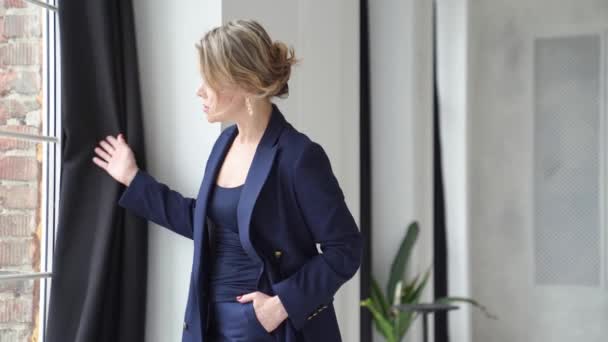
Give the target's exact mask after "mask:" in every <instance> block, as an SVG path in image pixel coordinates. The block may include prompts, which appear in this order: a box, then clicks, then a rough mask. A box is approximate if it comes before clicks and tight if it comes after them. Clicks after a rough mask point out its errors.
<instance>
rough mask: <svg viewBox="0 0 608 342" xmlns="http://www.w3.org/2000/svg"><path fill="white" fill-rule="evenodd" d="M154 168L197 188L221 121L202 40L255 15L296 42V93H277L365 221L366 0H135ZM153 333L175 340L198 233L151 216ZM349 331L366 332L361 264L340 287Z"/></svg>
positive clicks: (191, 191) (276, 35)
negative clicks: (199, 91) (181, 231)
mask: <svg viewBox="0 0 608 342" xmlns="http://www.w3.org/2000/svg"><path fill="white" fill-rule="evenodd" d="M135 16H136V26H137V27H136V29H137V39H138V49H139V51H138V53H139V59H140V72H141V84H142V96H143V105H144V114H145V118H144V123H145V133H146V144H147V153H148V155H147V160H148V162H149V165H148V169H149V170H150V172H151V173H152V174H153V175H154V176H155V177H157V179H159V180H161V181H164V182H166V183H167V184H168V185H170V186H171V187H173V188H175V189H176V190H178V191H180V192H182V193H183V194H184V195H188V196H191V197H194V196H196V191H198V186H199V185H200V181H201V178H202V169H203V167H204V165H205V163H206V159H207V156H208V154H209V151H210V148H211V146H212V144H213V142H214V141H215V139H216V137H217V135H218V134H219V132H220V130H221V128H220V126H219V125H210V124H208V123H207V122H206V120H205V119H204V117H203V112H202V111H201V108H200V101H198V100H197V98H196V97H195V90H196V86H197V85H198V82H199V78H198V77H199V76H198V69H197V64H196V63H197V61H196V57H197V53H196V49H195V48H194V45H193V44H194V43H195V42H196V41H197V40H198V39H199V38H200V36H201V35H202V34H203V33H204V32H205V31H206V30H208V29H210V28H212V27H213V26H217V25H220V24H221V23H224V22H226V21H228V20H230V19H234V18H254V19H257V20H259V21H260V22H261V23H262V25H264V27H265V28H266V29H267V30H268V32H269V34H270V36H271V38H273V39H275V40H281V41H284V42H285V43H287V44H289V45H292V46H294V49H295V53H296V55H297V56H298V57H300V58H302V63H301V65H299V66H296V67H295V68H294V70H293V76H292V79H291V81H290V83H289V86H290V96H289V98H288V99H286V100H278V99H277V100H276V101H275V102H276V103H277V104H278V105H279V107H280V108H281V110H282V112H283V113H284V114H285V116H286V118H287V119H288V121H290V122H291V123H292V124H293V125H294V126H295V127H296V128H298V129H299V130H300V131H302V132H304V133H306V134H308V135H309V136H310V137H311V138H312V139H313V140H316V141H317V142H319V143H320V144H321V145H322V146H323V147H324V148H325V150H326V151H327V153H328V155H329V157H330V159H331V163H332V168H333V169H334V172H335V173H336V176H337V177H338V179H339V182H340V185H341V187H342V189H343V190H344V193H345V196H346V200H347V203H348V205H349V208H350V210H351V212H352V214H353V216H354V217H355V218H356V219H357V222H358V221H359V158H358V152H359V120H358V118H359V97H358V96H359V95H358V94H359V64H358V63H359V50H358V49H359V47H358V43H359V21H358V20H359V19H358V2H353V1H346V0H342V1H333V2H322V1H319V0H317V1H298V2H289V1H287V2H276V1H270V0H264V1H261V0H260V1H255V2H243V1H236V0H224V1H220V0H213V1H212V0H207V1H197V2H194V1H186V2H180V4H179V6H176V5H175V4H173V3H167V2H161V1H158V0H154V1H143V0H138V1H135ZM150 232H151V233H150V248H149V270H150V273H149V287H148V303H147V304H148V308H147V312H146V314H147V321H146V324H147V327H146V341H163V342H164V341H176V340H179V338H180V336H181V329H182V319H183V312H184V309H185V305H186V299H187V298H186V297H187V291H188V281H189V271H190V267H191V263H192V253H193V249H192V244H191V241H189V240H186V239H184V238H182V237H179V236H176V235H175V234H172V233H171V232H169V231H168V230H166V229H164V228H162V227H158V226H156V225H154V224H150ZM334 304H335V306H336V312H337V315H338V320H339V324H340V328H341V331H342V336H343V340H344V341H349V342H350V341H352V342H357V341H359V272H358V273H357V274H356V275H355V276H354V277H353V278H352V279H351V280H350V281H349V282H347V283H346V284H345V285H344V286H343V287H342V288H341V289H340V290H339V292H338V294H337V295H336V297H335V302H334Z"/></svg>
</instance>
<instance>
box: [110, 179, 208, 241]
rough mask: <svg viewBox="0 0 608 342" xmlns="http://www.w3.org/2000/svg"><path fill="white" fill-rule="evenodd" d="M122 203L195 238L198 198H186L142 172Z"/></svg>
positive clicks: (119, 201)
mask: <svg viewBox="0 0 608 342" xmlns="http://www.w3.org/2000/svg"><path fill="white" fill-rule="evenodd" d="M118 204H119V205H120V206H121V207H123V208H126V209H129V210H130V211H132V212H133V213H135V214H137V215H138V216H141V217H143V218H145V219H147V220H149V221H152V222H154V223H156V224H158V225H160V226H163V227H165V228H168V229H170V230H172V231H174V232H175V233H177V234H180V235H182V236H184V237H187V238H189V239H192V235H193V234H192V231H193V229H192V222H193V217H194V208H195V205H196V199H194V198H189V197H184V196H182V195H181V194H180V193H179V192H177V191H174V190H172V189H170V188H169V187H168V186H167V185H165V184H163V183H160V182H158V181H157V180H155V179H154V178H153V177H152V176H151V175H150V174H148V173H147V172H146V171H144V170H142V169H139V170H138V171H137V173H136V174H135V177H134V178H133V180H132V181H131V183H129V186H128V187H127V188H126V189H125V190H124V192H123V193H122V195H121V196H120V199H119V200H118Z"/></svg>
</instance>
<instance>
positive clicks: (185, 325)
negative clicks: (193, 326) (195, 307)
mask: <svg viewBox="0 0 608 342" xmlns="http://www.w3.org/2000/svg"><path fill="white" fill-rule="evenodd" d="M184 330H188V323H186V322H184Z"/></svg>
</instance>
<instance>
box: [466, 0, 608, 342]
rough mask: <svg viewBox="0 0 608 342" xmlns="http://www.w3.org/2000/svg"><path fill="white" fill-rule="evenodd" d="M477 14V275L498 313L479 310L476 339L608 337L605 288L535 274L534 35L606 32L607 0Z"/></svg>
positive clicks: (473, 155)
mask: <svg viewBox="0 0 608 342" xmlns="http://www.w3.org/2000/svg"><path fill="white" fill-rule="evenodd" d="M469 19H470V22H469V25H470V26H469V30H470V31H469V34H470V36H469V39H468V42H469V47H468V52H469V61H468V76H469V81H470V82H469V84H468V88H467V89H468V94H467V96H468V97H467V99H468V102H469V104H470V107H469V109H470V110H469V115H470V117H469V122H470V124H469V126H468V129H469V141H468V142H469V145H468V153H469V158H468V162H469V167H470V172H469V180H468V181H469V188H468V191H470V208H469V211H468V213H469V215H470V248H471V249H470V256H471V268H470V269H471V273H470V277H471V278H470V279H471V285H472V295H473V296H474V297H475V298H476V299H478V300H479V301H481V302H482V303H484V304H485V305H487V306H488V307H489V308H491V309H492V310H493V311H494V312H496V313H498V314H499V316H500V320H498V321H493V320H488V319H486V318H485V317H483V316H482V315H481V314H480V313H479V312H478V311H477V310H475V311H473V316H472V319H473V320H472V327H473V330H472V332H473V340H474V341H497V342H501V341H505V342H507V341H509V342H510V341H548V340H551V341H571V340H575V339H578V340H584V341H600V340H605V336H606V335H605V334H606V331H605V330H602V329H600V326H601V325H602V324H603V323H602V322H605V320H606V318H607V316H608V306H607V305H606V296H605V294H604V292H603V289H601V288H595V289H594V288H586V287H580V286H539V284H538V283H536V282H535V279H534V268H533V260H534V241H533V236H534V235H533V231H534V229H535V226H534V213H535V212H534V202H533V198H534V197H533V195H534V193H533V187H534V185H535V184H534V182H533V179H534V178H533V176H534V175H533V172H534V168H533V162H534V161H535V159H534V158H540V157H541V156H534V155H533V146H534V139H535V136H534V132H535V129H534V125H533V123H534V115H535V113H534V97H533V96H534V94H533V80H534V71H535V70H534V68H533V61H534V59H533V56H534V55H533V46H534V45H533V39H534V38H535V37H544V36H572V35H576V34H581V33H589V32H595V31H603V30H606V29H607V28H608V2H605V1H563V0H562V1H548V0H547V1H541V0H535V1H523V0H518V1H507V2H505V1H500V0H491V1H489V0H484V1H478V0H471V1H470V5H469ZM572 114H574V115H576V113H572ZM581 138H584V137H583V136H581ZM581 228H582V227H581ZM580 252H584V251H582V250H581V251H580ZM564 266H565V265H564ZM581 267H584V265H581ZM563 271H564V272H567V270H566V269H565V268H564V269H563Z"/></svg>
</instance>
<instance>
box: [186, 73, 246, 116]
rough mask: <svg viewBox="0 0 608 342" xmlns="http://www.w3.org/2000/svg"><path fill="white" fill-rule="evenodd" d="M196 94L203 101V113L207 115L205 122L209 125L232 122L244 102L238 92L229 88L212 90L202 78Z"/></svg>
mask: <svg viewBox="0 0 608 342" xmlns="http://www.w3.org/2000/svg"><path fill="white" fill-rule="evenodd" d="M196 94H197V95H198V96H200V97H201V99H202V100H203V111H204V112H205V113H206V114H207V121H208V122H211V123H213V122H224V121H229V120H234V116H235V114H236V113H239V111H240V109H241V108H240V107H242V102H243V101H244V97H243V95H242V94H241V93H240V92H239V91H238V90H236V89H234V88H230V87H222V88H221V89H219V90H216V89H213V88H211V87H210V86H209V85H208V84H207V82H205V79H204V78H203V80H202V82H201V85H200V87H199V88H198V90H197V92H196Z"/></svg>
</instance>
